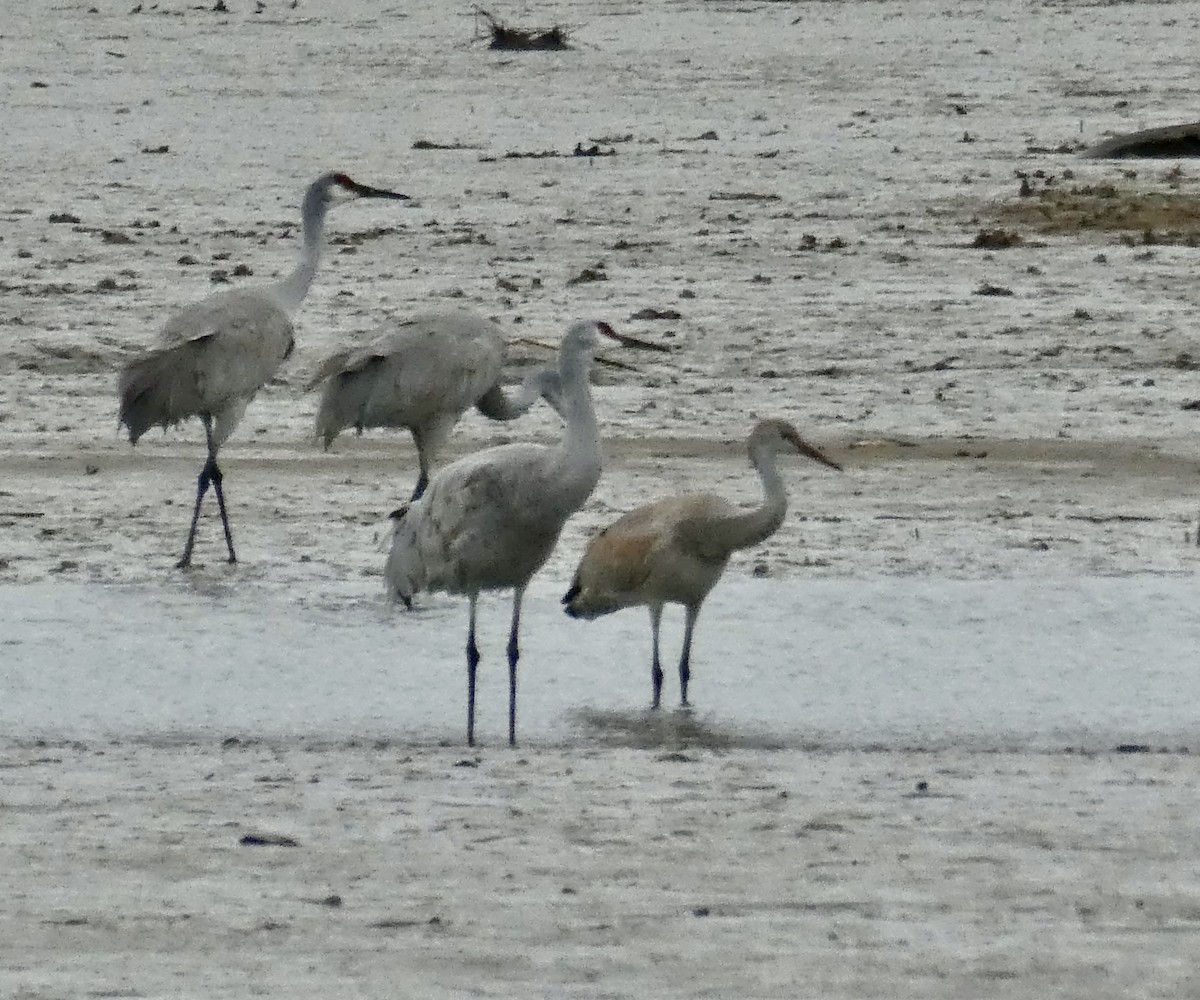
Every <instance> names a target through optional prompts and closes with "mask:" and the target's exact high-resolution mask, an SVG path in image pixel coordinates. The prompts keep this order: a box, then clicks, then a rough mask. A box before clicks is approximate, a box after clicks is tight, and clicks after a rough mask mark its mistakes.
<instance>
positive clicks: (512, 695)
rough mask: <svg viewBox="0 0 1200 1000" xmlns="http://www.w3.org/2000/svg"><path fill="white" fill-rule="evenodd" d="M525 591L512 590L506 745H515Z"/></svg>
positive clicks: (521, 589)
mask: <svg viewBox="0 0 1200 1000" xmlns="http://www.w3.org/2000/svg"><path fill="white" fill-rule="evenodd" d="M524 596H525V589H524V588H523V587H517V588H516V589H515V590H513V611H512V628H511V629H510V630H509V633H508V745H509V746H510V747H515V746H516V745H517V660H518V659H519V658H520V656H521V650H520V648H519V647H518V644H517V634H518V633H519V632H520V631H521V599H522V598H523V597H524Z"/></svg>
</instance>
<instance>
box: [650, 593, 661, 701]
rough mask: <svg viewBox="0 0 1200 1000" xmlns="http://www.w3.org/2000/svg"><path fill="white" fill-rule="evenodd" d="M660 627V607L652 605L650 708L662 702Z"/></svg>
mask: <svg viewBox="0 0 1200 1000" xmlns="http://www.w3.org/2000/svg"><path fill="white" fill-rule="evenodd" d="M661 625H662V605H661V604H652V605H650V631H651V633H652V634H653V636H654V658H653V659H652V660H651V661H650V681H651V683H652V684H653V685H654V700H653V701H652V702H650V707H651V708H658V704H659V702H660V701H661V700H662V682H663V672H662V665H661V663H660V662H659V659H658V630H659V627H660V626H661Z"/></svg>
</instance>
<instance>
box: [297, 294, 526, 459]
mask: <svg viewBox="0 0 1200 1000" xmlns="http://www.w3.org/2000/svg"><path fill="white" fill-rule="evenodd" d="M502 360H503V337H502V335H501V332H500V329H499V327H497V326H496V324H494V323H492V322H491V321H490V320H487V319H484V318H483V317H481V316H475V315H474V314H472V313H466V312H454V311H447V312H438V313H426V314H421V315H418V316H414V317H412V318H411V319H410V320H408V321H406V322H404V323H402V324H401V325H400V326H399V328H398V329H393V330H390V331H389V332H387V333H386V334H384V335H382V336H380V337H379V338H377V339H376V340H375V341H373V342H372V343H371V344H370V345H368V346H366V347H363V348H359V349H357V350H347V351H342V352H339V353H338V354H335V355H333V356H332V357H330V358H328V359H326V360H325V361H324V362H323V363H322V364H321V366H320V367H319V368H318V370H317V373H316V375H315V376H314V378H313V379H312V380H311V382H310V386H311V385H316V384H319V383H320V382H325V389H324V391H323V394H322V398H321V406H320V411H319V413H318V416H317V433H318V435H320V436H322V437H324V438H325V441H326V444H327V445H328V444H329V443H330V442H332V441H333V439H334V438H335V437H336V436H337V434H338V433H339V432H340V431H341V430H342V429H343V428H345V427H350V426H354V427H358V428H362V427H409V428H421V429H422V430H423V431H424V432H425V433H426V437H427V439H440V438H441V437H442V436H444V434H445V433H446V432H448V431H449V429H450V428H451V427H452V426H453V425H454V423H455V422H456V421H457V420H458V418H459V417H460V416H461V415H462V413H463V412H464V411H466V410H467V409H468V408H469V407H471V406H473V405H474V404H475V402H476V401H477V400H478V399H479V398H480V396H482V395H484V394H485V393H486V392H487V391H488V389H489V388H491V387H492V386H493V385H494V384H495V383H496V382H497V380H498V379H499V376H500V365H501V362H502ZM434 450H436V447H435V448H434Z"/></svg>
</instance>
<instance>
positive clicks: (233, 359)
mask: <svg viewBox="0 0 1200 1000" xmlns="http://www.w3.org/2000/svg"><path fill="white" fill-rule="evenodd" d="M293 344H294V341H293V334H292V323H291V320H290V319H289V318H288V315H287V313H286V312H285V311H284V310H283V308H282V307H281V306H280V305H278V304H277V303H276V302H275V301H274V300H273V299H272V297H271V296H270V294H267V293H264V292H263V291H261V290H236V291H230V292H221V293H218V294H217V295H214V296H210V297H209V298H207V299H205V300H203V301H202V302H197V303H195V304H194V305H191V306H188V307H187V308H185V309H183V310H181V311H180V312H179V313H177V314H176V315H175V316H174V317H173V318H172V319H171V321H170V322H169V323H168V324H167V326H166V327H165V328H164V330H163V332H162V336H161V337H160V339H159V343H158V345H157V346H155V347H153V348H151V349H150V350H149V351H148V352H147V353H146V354H144V355H143V356H142V357H140V358H138V359H137V360H135V361H133V362H131V363H130V364H128V365H127V366H126V367H125V368H124V369H123V370H122V372H121V376H120V381H119V386H118V390H119V394H120V398H121V408H120V422H121V423H122V424H124V425H125V426H126V427H127V428H128V429H129V440H130V441H132V442H134V443H135V444H136V443H137V440H138V438H140V437H141V436H142V435H143V434H145V433H146V431H148V430H149V429H150V428H152V427H163V428H166V427H170V426H172V425H174V424H177V423H179V422H180V421H182V420H186V419H187V418H188V417H193V416H201V415H205V414H207V415H209V416H211V417H212V418H213V419H214V420H215V421H216V422H217V427H216V429H215V433H214V438H216V440H217V443H218V444H219V443H220V442H221V441H223V440H224V439H225V438H226V437H228V435H229V434H230V433H231V432H232V430H233V426H234V425H235V424H236V422H237V419H238V418H240V416H241V412H242V411H243V410H244V409H245V407H246V404H247V403H248V402H249V401H250V400H251V399H252V398H253V397H254V394H255V393H256V392H257V391H258V390H259V388H261V387H262V386H263V385H264V384H265V383H266V382H268V381H269V380H270V379H271V378H272V377H273V376H274V375H275V373H276V372H277V371H278V369H279V367H280V365H282V364H283V362H284V360H286V358H287V357H288V355H290V354H291V352H292V347H293Z"/></svg>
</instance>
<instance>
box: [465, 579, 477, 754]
mask: <svg viewBox="0 0 1200 1000" xmlns="http://www.w3.org/2000/svg"><path fill="white" fill-rule="evenodd" d="M478 600H479V597H478V596H477V595H475V594H472V595H471V619H470V624H469V625H468V626H467V746H469V747H473V746H474V745H475V671H476V668H478V666H479V647H478V646H476V645H475V605H476V602H477V601H478Z"/></svg>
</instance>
